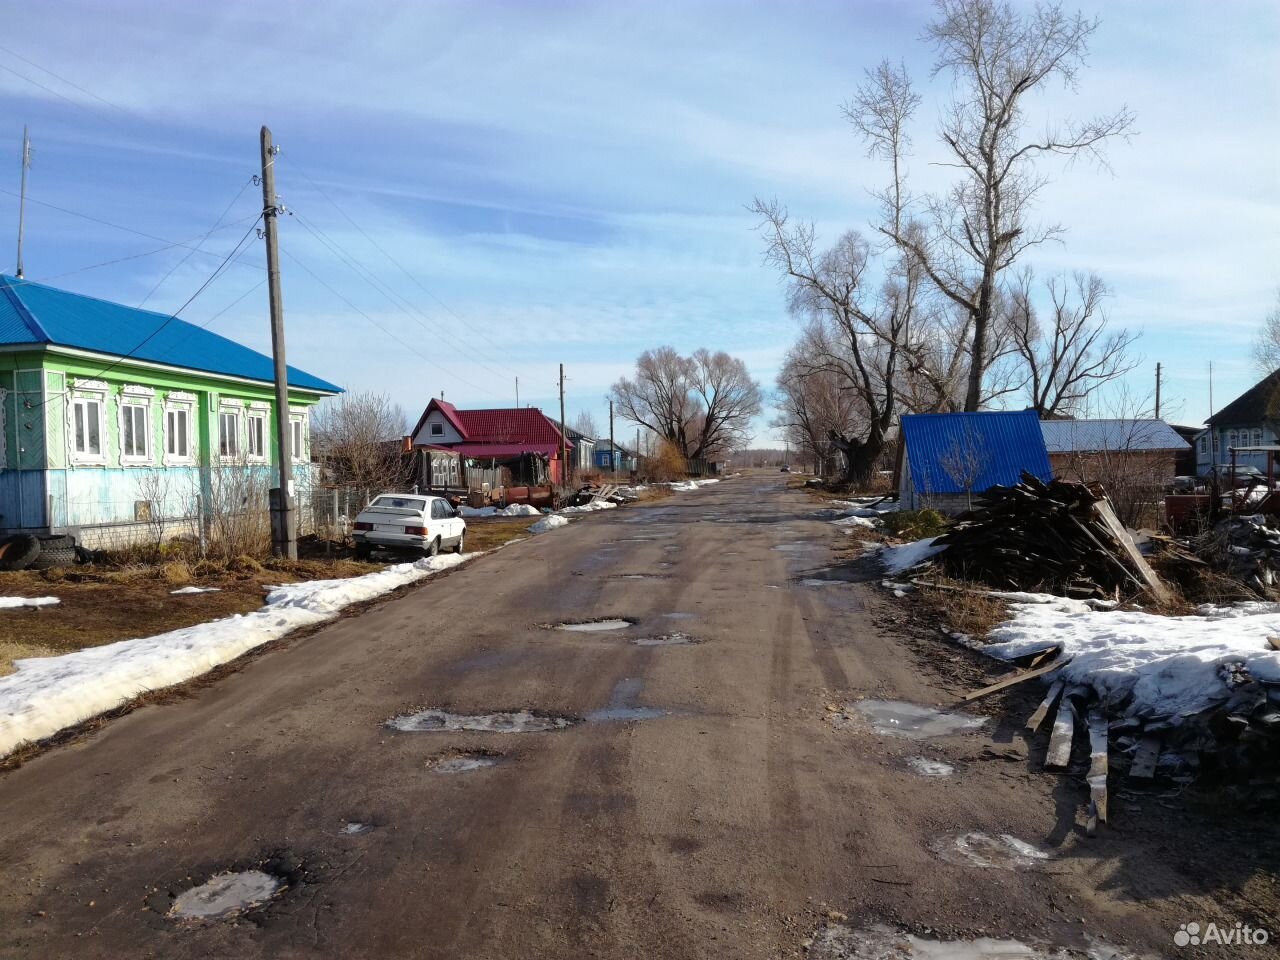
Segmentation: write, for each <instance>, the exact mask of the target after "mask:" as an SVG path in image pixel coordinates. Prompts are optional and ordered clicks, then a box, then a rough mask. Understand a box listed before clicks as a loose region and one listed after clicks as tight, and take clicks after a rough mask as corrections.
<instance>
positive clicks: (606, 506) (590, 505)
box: [560, 500, 618, 514]
mask: <svg viewBox="0 0 1280 960" xmlns="http://www.w3.org/2000/svg"><path fill="white" fill-rule="evenodd" d="M617 506H618V505H617V504H616V503H610V502H609V501H608V500H589V501H587V502H586V503H583V504H579V505H578V506H576V507H563V508H561V510H560V512H561V513H569V514H573V513H595V512H596V511H597V510H613V509H616V508H617Z"/></svg>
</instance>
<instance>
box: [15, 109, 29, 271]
mask: <svg viewBox="0 0 1280 960" xmlns="http://www.w3.org/2000/svg"><path fill="white" fill-rule="evenodd" d="M30 166H31V138H30V137H29V136H27V125H26V124H25V123H24V124H23V125H22V187H21V188H20V190H19V192H18V273H17V277H18V279H19V280H21V279H22V227H23V221H24V220H25V219H26V213H27V169H28V168H29V167H30Z"/></svg>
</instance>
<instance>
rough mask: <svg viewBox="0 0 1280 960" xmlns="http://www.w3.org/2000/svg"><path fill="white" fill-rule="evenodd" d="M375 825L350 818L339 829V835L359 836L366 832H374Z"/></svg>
mask: <svg viewBox="0 0 1280 960" xmlns="http://www.w3.org/2000/svg"><path fill="white" fill-rule="evenodd" d="M373 830H374V826H373V824H372V823H365V822H363V821H361V820H348V821H347V822H346V823H344V824H343V825H342V827H341V828H340V829H339V830H338V835H339V836H343V837H359V836H363V835H364V834H366V833H373Z"/></svg>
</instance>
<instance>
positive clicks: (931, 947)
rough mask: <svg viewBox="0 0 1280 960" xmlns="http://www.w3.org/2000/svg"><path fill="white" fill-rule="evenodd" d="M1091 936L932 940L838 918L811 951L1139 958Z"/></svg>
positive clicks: (851, 956) (899, 957) (843, 955)
mask: <svg viewBox="0 0 1280 960" xmlns="http://www.w3.org/2000/svg"><path fill="white" fill-rule="evenodd" d="M1089 942H1090V946H1089V949H1088V950H1087V951H1086V950H1073V949H1069V948H1066V947H1042V946H1033V945H1031V944H1027V943H1023V942H1022V941H1020V940H997V939H994V938H992V937H978V938H977V939H974V940H932V939H928V938H925V937H917V936H914V935H912V934H910V933H907V932H906V931H905V930H897V929H895V928H893V927H888V926H885V925H883V924H876V925H875V926H871V927H866V928H864V929H862V930H854V929H851V928H850V927H847V926H845V925H844V924H833V925H831V926H828V927H824V928H823V929H821V930H819V931H818V932H817V933H815V934H814V935H813V938H812V941H811V942H810V943H809V945H808V947H809V950H808V954H807V956H808V957H809V958H810V960H1139V958H1138V956H1137V954H1133V953H1128V952H1125V951H1122V950H1119V949H1117V948H1115V947H1112V946H1110V945H1109V944H1105V943H1103V942H1102V941H1101V940H1096V939H1094V938H1089Z"/></svg>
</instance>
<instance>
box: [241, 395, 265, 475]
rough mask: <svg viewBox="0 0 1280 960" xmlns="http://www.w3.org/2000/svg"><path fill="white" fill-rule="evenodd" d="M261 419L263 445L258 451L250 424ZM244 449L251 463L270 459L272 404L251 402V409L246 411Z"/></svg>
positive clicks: (246, 457)
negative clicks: (254, 446) (253, 441)
mask: <svg viewBox="0 0 1280 960" xmlns="http://www.w3.org/2000/svg"><path fill="white" fill-rule="evenodd" d="M253 420H260V421H261V422H262V446H261V449H260V450H258V451H257V452H256V453H255V452H254V450H253V443H252V442H251V438H252V437H253V428H252V427H251V426H250V423H251V421H253ZM244 440H245V443H244V451H245V459H246V460H248V461H249V462H250V463H266V462H267V460H269V459H270V451H271V404H269V403H261V402H254V403H251V404H249V409H248V410H246V411H245V413H244Z"/></svg>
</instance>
